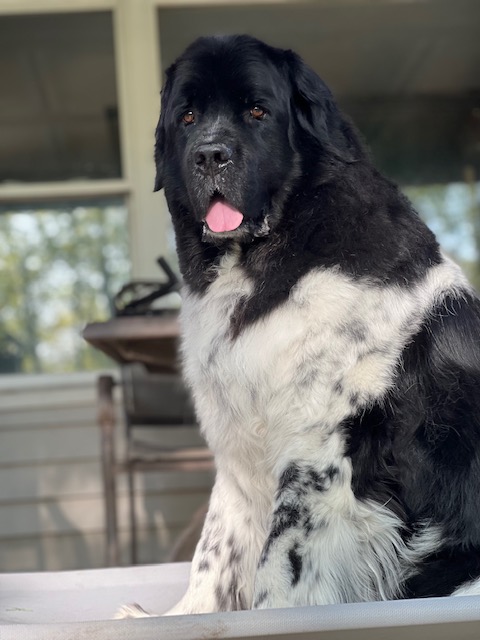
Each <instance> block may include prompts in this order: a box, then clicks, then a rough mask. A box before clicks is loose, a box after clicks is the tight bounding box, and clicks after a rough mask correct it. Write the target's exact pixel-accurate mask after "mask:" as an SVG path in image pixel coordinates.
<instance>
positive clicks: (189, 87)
mask: <svg viewBox="0 0 480 640" xmlns="http://www.w3.org/2000/svg"><path fill="white" fill-rule="evenodd" d="M357 153H360V147H359V146H358V142H357V140H356V137H355V135H354V134H353V133H352V132H351V130H350V128H349V125H348V123H347V122H346V121H345V120H344V119H343V117H342V116H341V114H340V113H339V111H338V110H337V108H336V106H335V103H334V101H333V99H332V96H331V94H330V91H329V89H328V88H327V87H326V85H325V84H324V83H323V81H322V80H321V79H320V78H319V77H318V76H317V75H316V74H315V73H314V72H313V71H312V70H311V69H310V68H309V67H308V66H307V65H306V64H305V63H304V62H303V61H302V60H301V59H300V58H299V57H298V56H297V55H296V54H294V53H293V52H291V51H284V50H281V49H275V48H273V47H270V46H268V45H266V44H264V43H262V42H260V41H258V40H256V39H254V38H252V37H249V36H228V37H208V38H200V39H199V40H196V41H195V42H194V43H193V44H192V45H191V46H190V47H189V48H188V49H187V50H186V51H185V53H184V54H183V55H182V56H181V57H180V58H179V59H178V60H177V61H176V62H175V63H174V64H173V65H172V66H171V67H170V68H169V69H168V71H167V79H166V83H165V86H164V89H163V92H162V109H161V116H160V121H159V123H158V127H157V131H156V148H155V161H156V168H157V176H156V183H155V189H156V190H158V189H161V188H162V187H164V188H165V193H166V197H167V200H168V203H169V208H170V211H171V213H172V216H173V217H174V221H175V217H177V218H178V217H179V216H180V217H185V216H189V217H191V218H193V222H194V224H196V225H197V226H198V229H199V232H200V233H203V239H204V240H206V241H210V242H215V243H218V242H219V241H220V242H221V241H223V240H224V239H232V238H233V239H236V240H238V241H250V240H251V239H252V238H255V237H262V236H266V235H268V234H269V232H270V231H271V230H272V229H273V228H275V226H276V225H277V224H278V222H279V220H280V219H281V218H282V210H283V205H284V204H285V201H286V198H287V197H288V195H289V194H290V193H291V191H292V187H293V185H294V183H295V181H296V180H298V179H299V176H300V174H301V173H303V174H305V171H307V172H308V170H309V167H308V165H309V164H310V165H313V164H317V163H318V161H319V159H320V158H321V157H325V156H328V157H329V158H330V160H331V161H332V162H337V161H338V162H349V161H351V160H352V159H353V158H354V157H355V155H356V154H357Z"/></svg>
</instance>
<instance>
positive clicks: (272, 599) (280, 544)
mask: <svg viewBox="0 0 480 640" xmlns="http://www.w3.org/2000/svg"><path fill="white" fill-rule="evenodd" d="M400 530H401V523H400V521H399V519H398V518H397V517H396V516H395V515H394V514H393V513H392V512H391V511H390V510H389V509H388V508H386V507H385V506H383V505H381V504H379V503H375V502H373V501H360V500H357V499H356V498H355V496H354V494H353V492H352V489H351V463H350V460H349V459H347V458H340V459H337V460H335V459H332V461H331V462H330V463H328V464H325V463H324V464H323V465H320V464H318V461H315V462H314V461H311V460H310V461H308V460H306V459H303V460H301V461H300V460H296V461H293V462H291V463H289V464H288V465H287V466H286V467H284V471H283V473H282V474H281V476H280V477H279V483H278V490H277V494H276V500H275V505H274V511H273V514H272V518H271V528H270V532H269V535H268V537H267V539H266V542H265V544H264V546H263V551H262V553H261V557H260V560H259V563H258V567H257V574H256V578H255V589H254V598H253V607H254V608H278V607H292V606H302V605H313V604H333V603H340V602H359V601H365V600H376V599H391V598H394V597H396V596H397V595H398V592H399V583H400V581H401V578H402V556H404V557H405V555H406V553H405V545H404V543H403V541H402V537H401V535H400Z"/></svg>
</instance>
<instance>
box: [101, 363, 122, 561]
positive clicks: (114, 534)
mask: <svg viewBox="0 0 480 640" xmlns="http://www.w3.org/2000/svg"><path fill="white" fill-rule="evenodd" d="M114 386H115V381H114V379H113V377H112V376H99V377H98V380H97V394H98V424H99V426H100V431H101V457H102V475H103V489H104V498H105V530H106V538H107V541H106V542H107V548H106V564H107V566H108V567H112V566H116V565H118V564H119V562H120V552H119V544H118V521H117V495H116V482H115V471H116V469H115V466H116V461H115V443H114V436H115V407H114V404H113V387H114Z"/></svg>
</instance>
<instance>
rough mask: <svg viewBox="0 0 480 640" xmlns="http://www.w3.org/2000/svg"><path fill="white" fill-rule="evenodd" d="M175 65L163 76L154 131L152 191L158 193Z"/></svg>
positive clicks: (161, 175)
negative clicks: (153, 183) (158, 111)
mask: <svg viewBox="0 0 480 640" xmlns="http://www.w3.org/2000/svg"><path fill="white" fill-rule="evenodd" d="M174 68H175V65H171V66H170V67H169V68H168V69H167V71H166V74H165V84H164V86H163V89H162V93H161V96H162V99H161V105H160V119H159V121H158V124H157V128H156V129H155V153H154V158H155V167H156V174H155V185H154V187H153V190H154V191H160V189H162V188H163V174H164V167H165V160H164V154H165V117H166V113H167V109H168V107H169V98H170V93H171V86H172V82H173V74H174Z"/></svg>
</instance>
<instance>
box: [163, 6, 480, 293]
mask: <svg viewBox="0 0 480 640" xmlns="http://www.w3.org/2000/svg"><path fill="white" fill-rule="evenodd" d="M158 15H159V30H160V42H161V47H162V56H161V58H162V63H163V64H164V65H165V66H168V65H169V64H170V63H171V62H173V60H174V59H175V57H176V56H177V55H178V54H179V53H181V51H182V49H183V48H184V47H185V46H186V45H187V44H188V43H189V42H191V41H192V40H193V39H194V38H196V37H198V36H200V35H207V34H212V33H241V32H243V33H250V34H252V35H254V36H256V37H259V38H261V39H263V40H266V41H267V42H269V43H270V44H273V45H275V46H280V47H283V48H292V49H294V50H296V51H297V52H298V53H300V54H301V55H302V56H303V57H304V58H305V60H307V62H308V63H309V64H310V65H311V66H312V67H313V68H314V69H315V70H316V71H317V72H318V73H319V74H320V76H322V77H323V78H324V79H325V81H326V82H327V83H328V84H329V85H330V87H331V88H332V90H333V92H334V94H335V96H336V98H337V100H338V102H339V103H340V105H341V107H342V108H343V110H344V111H345V112H346V113H348V114H349V115H350V116H351V117H352V119H353V120H354V122H355V123H356V124H357V126H358V127H359V128H360V130H361V131H362V133H363V135H364V137H365V139H366V141H367V143H368V145H369V146H370V148H371V150H372V154H373V156H374V158H375V161H376V164H377V166H378V167H379V168H380V169H381V170H382V171H384V172H385V173H386V174H387V175H389V176H390V177H391V178H393V179H394V180H396V181H397V182H399V183H400V185H401V186H402V187H403V188H404V190H405V191H406V193H407V194H408V195H409V197H410V198H412V200H413V201H414V203H415V205H416V207H417V208H418V210H419V212H420V214H421V215H422V216H423V217H424V219H425V220H426V221H427V223H428V224H429V225H430V227H431V228H432V229H433V230H434V231H435V232H436V233H437V235H438V237H439V239H440V242H441V244H442V245H443V247H444V248H445V250H446V251H447V252H449V253H450V254H451V255H452V256H453V257H454V258H455V259H456V260H458V261H459V262H460V263H461V264H462V265H463V266H464V268H465V269H466V270H467V272H468V274H469V276H470V278H471V279H472V281H473V282H474V283H475V284H476V285H477V287H479V288H480V72H479V69H480V36H479V25H480V3H479V2H478V1H477V0H456V1H455V2H452V1H443V0H439V1H438V2H398V3H392V2H382V3H379V2H377V3H372V2H367V1H365V2H356V3H343V2H342V3H339V2H336V1H335V0H331V1H330V2H328V0H327V1H326V2H322V3H318V4H314V3H310V4H307V3H305V4H302V3H300V4H295V6H288V5H280V4H279V5H275V6H256V7H253V6H252V7H248V8H245V7H238V6H237V7H235V6H228V7H226V6H223V7H208V8H206V7H203V8H200V7H195V8H194V7H188V8H183V9H182V8H164V9H160V10H159V14H158Z"/></svg>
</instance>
